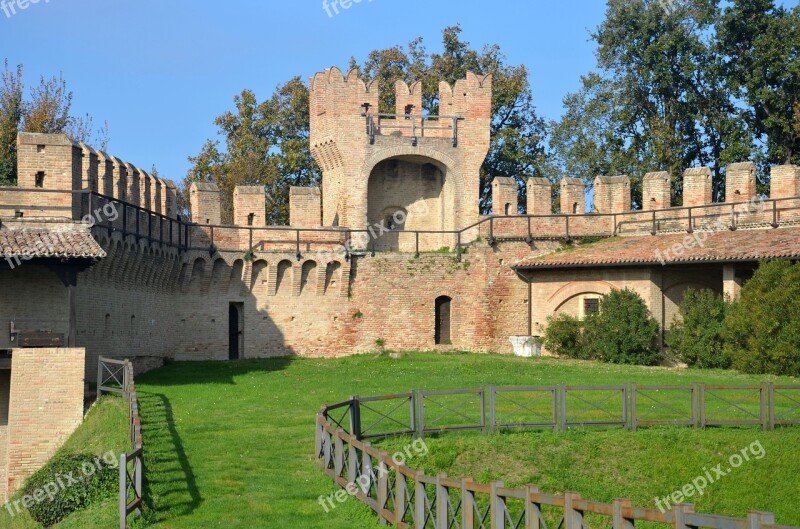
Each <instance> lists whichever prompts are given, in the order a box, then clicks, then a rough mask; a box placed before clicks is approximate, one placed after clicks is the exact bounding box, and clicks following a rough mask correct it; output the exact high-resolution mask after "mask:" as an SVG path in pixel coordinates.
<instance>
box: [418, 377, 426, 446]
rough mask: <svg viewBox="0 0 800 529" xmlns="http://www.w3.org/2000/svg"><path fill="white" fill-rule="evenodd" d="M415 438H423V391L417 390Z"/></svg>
mask: <svg viewBox="0 0 800 529" xmlns="http://www.w3.org/2000/svg"><path fill="white" fill-rule="evenodd" d="M417 438H418V439H424V438H425V391H424V390H421V389H419V390H417Z"/></svg>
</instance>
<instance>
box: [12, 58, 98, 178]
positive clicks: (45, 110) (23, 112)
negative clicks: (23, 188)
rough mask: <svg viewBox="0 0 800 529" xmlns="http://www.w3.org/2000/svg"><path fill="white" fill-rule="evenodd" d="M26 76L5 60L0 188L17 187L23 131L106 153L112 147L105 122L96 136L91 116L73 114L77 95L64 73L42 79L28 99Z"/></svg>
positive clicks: (20, 67) (20, 69) (18, 67)
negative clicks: (53, 136) (63, 137)
mask: <svg viewBox="0 0 800 529" xmlns="http://www.w3.org/2000/svg"><path fill="white" fill-rule="evenodd" d="M22 73H23V68H22V65H18V66H17V67H16V69H9V65H8V60H6V61H5V69H4V71H3V74H2V79H0V185H14V184H16V181H17V134H18V133H19V131H20V130H23V131H25V132H41V133H46V134H62V133H63V134H67V135H68V136H69V137H70V139H72V140H73V141H82V142H85V143H89V142H90V141H93V143H94V144H95V146H97V147H99V148H100V149H102V150H106V149H107V148H108V142H109V134H108V123H107V122H104V124H103V126H102V127H101V128H100V129H98V130H97V131H96V132H95V133H94V136H93V132H92V118H91V116H89V115H88V114H86V115H85V116H72V115H71V114H70V110H71V108H72V97H73V95H72V92H71V91H69V90H68V89H67V83H66V81H64V79H63V77H62V76H61V75H60V74H59V76H58V77H52V78H50V79H45V78H44V77H42V78H41V79H40V82H39V84H38V85H36V86H34V87H33V88H32V89H31V92H30V97H29V98H28V99H27V100H26V99H25V98H24V84H23V78H22ZM92 138H93V139H92Z"/></svg>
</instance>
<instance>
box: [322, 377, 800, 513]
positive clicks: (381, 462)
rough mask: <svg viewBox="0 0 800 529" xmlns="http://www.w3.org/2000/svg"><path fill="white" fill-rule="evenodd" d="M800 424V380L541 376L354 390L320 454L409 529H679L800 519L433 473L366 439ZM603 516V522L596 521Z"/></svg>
mask: <svg viewBox="0 0 800 529" xmlns="http://www.w3.org/2000/svg"><path fill="white" fill-rule="evenodd" d="M792 424H800V386H789V385H772V384H761V385H748V386H711V385H708V386H706V385H703V384H694V385H686V386H656V385H650V386H648V385H636V384H631V385H620V386H567V385H554V386H538V387H533V386H532V387H514V388H501V387H495V386H486V387H482V388H479V389H465V390H449V391H419V390H417V391H410V392H408V393H400V394H394V395H385V396H380V397H367V398H361V397H352V398H350V399H348V400H346V401H343V402H339V403H337V404H332V405H330V406H323V407H322V409H321V410H320V412H319V414H318V415H317V421H316V436H315V457H316V459H317V460H318V462H319V463H320V465H321V467H322V469H323V470H324V472H325V473H326V474H327V475H328V476H330V477H331V478H332V479H333V480H334V482H336V484H338V485H339V486H340V487H343V488H347V489H348V492H350V493H351V494H353V495H354V496H355V497H357V498H358V499H359V500H360V501H362V502H363V503H365V504H366V505H368V506H369V507H370V508H371V509H372V510H373V511H375V513H376V514H377V516H378V518H379V520H380V522H381V523H382V524H387V523H389V524H394V525H396V526H397V527H399V528H401V529H451V528H458V529H506V528H509V529H548V528H554V527H557V528H558V529H588V527H589V525H588V523H589V521H591V522H592V525H593V526H596V527H607V526H609V522H610V526H611V527H612V528H613V529H633V527H634V524H635V522H637V521H643V522H652V523H654V524H663V525H664V526H667V525H668V526H671V527H672V528H673V529H694V528H700V527H706V528H710V529H796V528H789V526H782V525H777V524H775V520H774V516H773V515H772V514H771V513H766V512H756V511H754V512H750V513H749V514H748V516H747V518H733V517H727V516H717V515H710V514H701V513H695V512H694V507H693V505H691V504H682V505H677V506H674V507H673V509H672V510H668V511H665V512H662V511H661V510H657V509H648V508H640V507H634V506H633V505H632V503H631V501H630V500H626V499H618V500H614V502H613V503H610V504H609V503H601V502H596V501H590V500H586V499H583V498H581V497H580V495H579V494H577V493H574V492H566V493H564V494H545V493H542V492H540V491H539V490H538V489H537V487H535V486H533V485H528V486H525V487H517V488H509V487H505V486H504V484H503V482H499V481H495V482H492V483H489V484H481V483H475V482H474V481H472V479H470V478H459V479H456V478H450V477H447V476H446V475H444V474H440V475H438V476H429V475H426V474H425V473H424V472H422V471H419V470H414V469H412V468H409V467H407V466H405V465H404V464H401V463H400V462H398V461H396V460H395V459H393V458H391V457H390V456H389V454H388V453H387V452H385V451H382V450H379V449H376V448H374V447H372V446H371V445H370V443H369V442H367V441H364V439H366V438H376V437H388V436H401V435H412V434H413V435H415V436H417V437H421V436H423V435H425V434H426V433H430V432H434V431H436V432H443V431H463V430H480V431H482V432H484V433H486V432H488V431H493V430H502V429H508V428H548V429H549V428H552V429H553V430H555V431H558V430H561V429H566V428H569V427H576V426H607V427H612V426H617V427H626V428H631V429H636V428H637V427H640V426H655V425H677V426H681V425H682V426H691V427H698V428H699V427H706V426H731V425H758V426H760V427H761V428H764V429H769V428H774V427H775V426H778V425H792ZM595 522H599V523H595Z"/></svg>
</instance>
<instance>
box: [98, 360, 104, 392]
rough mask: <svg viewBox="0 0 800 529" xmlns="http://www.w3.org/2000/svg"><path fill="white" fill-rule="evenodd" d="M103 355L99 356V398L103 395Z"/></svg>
mask: <svg viewBox="0 0 800 529" xmlns="http://www.w3.org/2000/svg"><path fill="white" fill-rule="evenodd" d="M102 387H103V357H102V356H98V357H97V398H98V399H99V398H100V397H101V396H102V395H103V390H102V389H101V388H102Z"/></svg>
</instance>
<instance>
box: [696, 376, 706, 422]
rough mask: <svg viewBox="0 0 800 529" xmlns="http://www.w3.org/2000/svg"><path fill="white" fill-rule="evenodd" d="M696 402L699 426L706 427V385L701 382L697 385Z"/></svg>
mask: <svg viewBox="0 0 800 529" xmlns="http://www.w3.org/2000/svg"><path fill="white" fill-rule="evenodd" d="M697 389H698V393H697V402H698V404H699V405H698V408H699V409H700V428H705V427H706V385H705V384H703V383H702V382H701V383H700V384H698V385H697Z"/></svg>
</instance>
